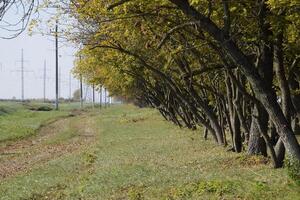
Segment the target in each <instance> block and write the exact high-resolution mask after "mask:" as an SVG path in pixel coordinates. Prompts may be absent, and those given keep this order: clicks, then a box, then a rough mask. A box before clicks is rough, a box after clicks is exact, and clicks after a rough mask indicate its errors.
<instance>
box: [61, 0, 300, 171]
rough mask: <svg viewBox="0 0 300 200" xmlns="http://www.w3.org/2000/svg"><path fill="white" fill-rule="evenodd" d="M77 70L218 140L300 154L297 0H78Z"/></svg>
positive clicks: (273, 153) (73, 9) (274, 154)
mask: <svg viewBox="0 0 300 200" xmlns="http://www.w3.org/2000/svg"><path fill="white" fill-rule="evenodd" d="M66 11H68V12H69V14H70V15H71V16H72V17H73V18H74V19H76V23H75V24H74V28H73V29H72V34H71V39H72V40H73V41H74V42H76V43H79V44H81V45H82V49H81V50H80V52H78V55H80V58H81V59H78V60H77V63H76V69H75V73H76V74H78V75H80V76H83V77H84V79H85V80H87V81H89V82H90V83H93V84H96V85H105V87H107V88H108V89H109V91H111V92H112V94H115V95H118V96H123V97H126V98H127V99H134V100H135V101H136V102H137V103H139V104H140V105H147V106H152V107H154V108H156V109H158V110H159V112H160V113H161V114H162V116H163V117H164V118H165V119H167V120H169V121H171V122H173V123H174V124H176V125H178V126H180V127H187V128H190V129H195V130H196V129H199V127H204V137H205V138H207V137H208V136H210V137H211V138H212V139H213V140H215V142H216V144H218V145H225V146H226V145H229V146H230V147H232V148H231V150H232V151H235V152H241V151H244V150H245V151H247V152H248V153H249V154H251V155H253V154H262V155H265V156H270V157H271V158H272V161H273V164H274V167H282V165H283V161H284V158H285V151H287V155H289V159H292V160H296V161H298V162H300V146H299V143H298V141H297V138H296V136H295V133H299V117H300V115H299V114H300V84H299V82H300V77H299V76H300V67H299V63H300V29H299V27H300V4H299V1H298V0H281V1H275V0H269V1H267V0H253V1H250V0H249V1H236V0H151V1H150V0H149V1H148V0H147V1H145V0H115V1H112V0H102V1H92V0H77V1H71V2H70V4H69V5H68V8H67V9H66Z"/></svg>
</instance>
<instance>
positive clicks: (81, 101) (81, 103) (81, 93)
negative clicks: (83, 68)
mask: <svg viewBox="0 0 300 200" xmlns="http://www.w3.org/2000/svg"><path fill="white" fill-rule="evenodd" d="M80 108H83V90H82V75H81V74H80Z"/></svg>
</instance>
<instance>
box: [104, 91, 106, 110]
mask: <svg viewBox="0 0 300 200" xmlns="http://www.w3.org/2000/svg"><path fill="white" fill-rule="evenodd" d="M104 107H105V108H106V88H104Z"/></svg>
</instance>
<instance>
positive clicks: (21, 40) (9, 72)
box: [0, 8, 91, 99]
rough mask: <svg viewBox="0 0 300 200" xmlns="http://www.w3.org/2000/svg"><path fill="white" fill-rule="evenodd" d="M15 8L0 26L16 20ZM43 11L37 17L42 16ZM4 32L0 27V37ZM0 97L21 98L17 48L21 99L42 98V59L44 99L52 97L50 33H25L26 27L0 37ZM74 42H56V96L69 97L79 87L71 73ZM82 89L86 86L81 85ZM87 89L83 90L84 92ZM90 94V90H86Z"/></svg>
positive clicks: (52, 63)
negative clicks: (14, 35)
mask: <svg viewBox="0 0 300 200" xmlns="http://www.w3.org/2000/svg"><path fill="white" fill-rule="evenodd" d="M18 12H19V11H17V9H14V8H11V9H10V10H9V12H7V14H6V15H5V17H4V19H3V20H2V21H0V26H1V25H3V23H5V21H8V22H12V23H14V22H16V21H17V20H18V18H19V17H20V13H18ZM44 17H45V16H43V13H42V14H41V16H40V18H44ZM7 35H8V33H7V31H5V30H4V29H1V28H0V37H7ZM0 49H1V50H0V99H11V98H16V99H21V94H22V92H21V91H22V86H21V83H22V81H21V51H22V49H23V52H24V97H25V99H33V98H43V93H44V91H43V88H44V86H43V83H44V80H43V77H44V62H46V98H48V99H54V98H55V41H54V38H53V37H52V36H43V35H41V34H34V35H33V36H29V34H28V29H26V30H25V31H24V32H23V33H22V34H21V35H19V36H18V37H16V38H14V39H2V38H0ZM76 51H77V49H76V48H74V44H66V43H65V42H64V43H63V42H59V68H60V70H59V71H60V87H59V88H60V92H59V93H60V97H64V98H69V97H70V89H69V88H70V87H71V94H73V92H74V91H75V90H76V89H78V88H79V81H78V80H76V79H74V78H73V77H72V76H71V84H70V72H71V69H72V68H73V65H74V59H75V57H74V54H75V53H76ZM84 89H86V87H84ZM88 92H89V90H87V92H85V93H86V94H87V95H88ZM90 93H91V92H90Z"/></svg>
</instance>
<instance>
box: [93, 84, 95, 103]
mask: <svg viewBox="0 0 300 200" xmlns="http://www.w3.org/2000/svg"><path fill="white" fill-rule="evenodd" d="M94 107H95V84H94V83H93V108H94Z"/></svg>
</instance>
